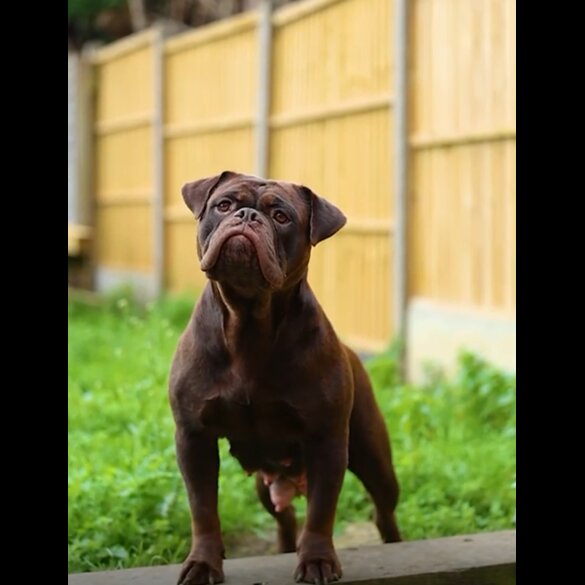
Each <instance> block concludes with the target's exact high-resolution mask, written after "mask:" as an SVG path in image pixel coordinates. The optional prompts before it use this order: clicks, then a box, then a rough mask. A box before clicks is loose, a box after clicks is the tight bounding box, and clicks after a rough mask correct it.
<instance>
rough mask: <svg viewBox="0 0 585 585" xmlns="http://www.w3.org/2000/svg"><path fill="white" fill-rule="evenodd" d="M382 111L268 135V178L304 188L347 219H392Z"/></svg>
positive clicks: (386, 127)
mask: <svg viewBox="0 0 585 585" xmlns="http://www.w3.org/2000/svg"><path fill="white" fill-rule="evenodd" d="M391 132H392V128H391V126H390V119H389V113H388V110H378V111H375V112H367V113H363V114H357V115H353V116H344V117H340V118H333V119H330V120H325V121H321V122H313V123H309V124H302V125H299V126H290V127H287V128H279V129H277V130H273V131H272V132H271V143H270V172H269V174H270V176H271V177H273V178H279V179H286V180H288V181H292V182H296V183H301V184H305V185H307V186H308V187H310V188H311V189H313V191H315V193H317V194H318V195H321V196H323V197H325V198H326V199H329V200H330V201H331V202H333V203H335V204H336V205H338V206H339V207H340V208H341V209H342V211H343V212H344V213H345V214H346V215H347V217H348V218H349V219H350V220H351V219H371V218H373V219H387V220H388V221H390V220H391V219H392V216H393V212H392V209H393V185H392V182H391V179H392V169H391V164H392V160H393V156H392V148H393V144H392V142H391V140H390V137H391Z"/></svg>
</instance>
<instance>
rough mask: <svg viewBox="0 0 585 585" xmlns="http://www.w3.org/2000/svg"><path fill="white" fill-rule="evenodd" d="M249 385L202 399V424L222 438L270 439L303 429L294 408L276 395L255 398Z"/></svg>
mask: <svg viewBox="0 0 585 585" xmlns="http://www.w3.org/2000/svg"><path fill="white" fill-rule="evenodd" d="M257 394H258V392H254V391H253V389H249V388H235V389H230V391H228V392H220V393H218V394H216V395H214V396H211V397H209V398H208V399H206V400H205V401H204V402H203V404H202V406H201V409H200V412H199V420H200V423H201V424H202V426H203V427H204V428H206V429H208V430H210V431H213V432H214V433H216V434H217V435H219V436H222V437H235V438H258V439H259V440H274V439H275V438H279V439H281V438H282V437H283V436H286V437H297V436H299V435H300V434H301V433H302V431H303V422H302V418H301V416H300V413H299V411H298V409H297V408H296V407H295V406H294V405H293V404H291V403H290V402H288V401H286V400H284V399H279V398H278V397H273V398H271V397H266V396H262V397H258V396H257Z"/></svg>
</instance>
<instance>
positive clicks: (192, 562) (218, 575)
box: [177, 558, 224, 585]
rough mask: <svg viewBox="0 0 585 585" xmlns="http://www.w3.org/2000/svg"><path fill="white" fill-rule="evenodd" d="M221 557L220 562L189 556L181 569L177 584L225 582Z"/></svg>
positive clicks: (194, 584) (208, 584)
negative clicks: (210, 561)
mask: <svg viewBox="0 0 585 585" xmlns="http://www.w3.org/2000/svg"><path fill="white" fill-rule="evenodd" d="M223 579H224V577H223V569H222V562H221V559H220V560H219V562H218V563H209V562H207V561H202V560H197V559H193V558H188V559H187V560H186V561H185V562H184V563H183V567H182V569H181V574H180V575H179V580H178V581H177V585H216V584H217V583H223Z"/></svg>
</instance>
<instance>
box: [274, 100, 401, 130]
mask: <svg viewBox="0 0 585 585" xmlns="http://www.w3.org/2000/svg"><path fill="white" fill-rule="evenodd" d="M393 105H394V100H393V98H392V97H389V96H387V95H381V96H373V97H367V98H361V99H359V100H354V101H351V102H346V103H344V104H336V105H327V106H323V107H319V108H313V109H311V110H307V111H304V112H302V111H301V112H288V113H285V114H278V115H276V116H272V117H271V118H270V126H271V128H275V129H276V128H286V127H288V126H298V125H300V124H308V123H311V122H316V121H320V120H331V119H333V118H340V117H343V116H350V115H355V114H361V113H364V112H372V111H375V110H382V109H387V108H391V107H393Z"/></svg>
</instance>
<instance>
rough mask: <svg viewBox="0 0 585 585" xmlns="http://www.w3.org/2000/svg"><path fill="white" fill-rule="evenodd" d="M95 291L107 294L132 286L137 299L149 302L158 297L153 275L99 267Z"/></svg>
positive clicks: (95, 277)
mask: <svg viewBox="0 0 585 585" xmlns="http://www.w3.org/2000/svg"><path fill="white" fill-rule="evenodd" d="M94 282H95V289H96V291H97V292H99V293H107V292H109V291H111V290H113V289H116V288H118V287H120V286H123V285H130V286H131V287H132V288H133V290H134V292H135V294H136V298H137V299H139V300H141V301H149V300H152V299H154V298H155V297H156V283H155V280H154V276H153V275H152V274H148V273H144V272H136V271H131V270H120V269H116V268H105V267H103V266H97V267H96V269H95V274H94Z"/></svg>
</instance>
